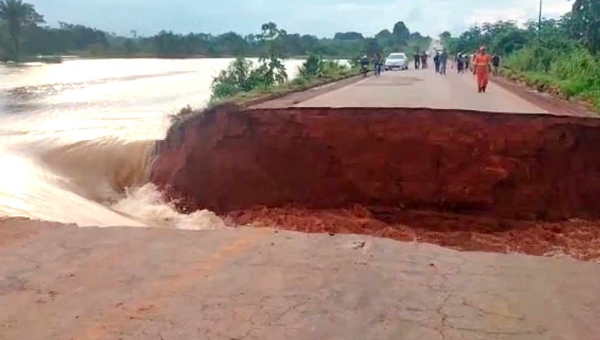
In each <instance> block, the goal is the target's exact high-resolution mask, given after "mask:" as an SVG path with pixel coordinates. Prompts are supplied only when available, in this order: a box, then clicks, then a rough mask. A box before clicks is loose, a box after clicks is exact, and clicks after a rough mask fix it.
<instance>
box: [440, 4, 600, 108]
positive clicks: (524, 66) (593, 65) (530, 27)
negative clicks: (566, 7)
mask: <svg viewBox="0 0 600 340" xmlns="http://www.w3.org/2000/svg"><path fill="white" fill-rule="evenodd" d="M599 32H600V2H598V1H592V0H577V1H575V2H574V4H573V10H572V11H571V12H570V13H568V14H566V15H565V16H563V17H562V18H561V19H560V20H544V21H542V22H541V24H540V23H538V22H528V23H527V24H526V25H525V26H524V27H521V26H519V25H517V23H515V22H506V21H499V22H496V23H486V24H483V25H481V26H475V27H472V28H470V29H469V30H468V31H466V32H464V33H462V34H461V35H460V36H458V37H454V38H453V37H451V36H449V35H447V36H445V37H442V40H443V42H444V44H445V46H446V47H447V48H448V49H449V50H450V51H451V52H453V53H472V52H474V51H475V50H476V49H477V48H478V47H479V46H482V45H483V46H487V47H488V51H489V52H490V53H493V54H498V55H500V56H502V59H503V62H502V73H503V74H504V75H505V76H506V77H508V78H510V79H512V80H517V81H522V82H524V83H526V84H527V85H529V86H531V87H533V88H536V89H538V90H540V91H548V92H551V93H554V94H557V95H560V96H562V97H564V98H567V99H579V100H584V101H587V102H589V103H591V104H592V105H594V107H595V108H596V110H600V59H599V57H600V33H599Z"/></svg>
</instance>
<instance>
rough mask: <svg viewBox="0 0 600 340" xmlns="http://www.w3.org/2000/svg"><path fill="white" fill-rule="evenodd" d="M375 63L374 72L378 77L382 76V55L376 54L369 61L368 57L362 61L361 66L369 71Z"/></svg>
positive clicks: (364, 57)
mask: <svg viewBox="0 0 600 340" xmlns="http://www.w3.org/2000/svg"><path fill="white" fill-rule="evenodd" d="M371 63H373V71H374V73H375V75H376V76H380V75H381V70H382V69H383V58H382V57H381V54H379V53H375V55H373V57H372V58H371V59H369V58H368V57H367V56H366V55H365V56H363V57H362V58H361V59H360V66H361V68H362V69H363V70H367V71H368V68H369V65H370V64H371Z"/></svg>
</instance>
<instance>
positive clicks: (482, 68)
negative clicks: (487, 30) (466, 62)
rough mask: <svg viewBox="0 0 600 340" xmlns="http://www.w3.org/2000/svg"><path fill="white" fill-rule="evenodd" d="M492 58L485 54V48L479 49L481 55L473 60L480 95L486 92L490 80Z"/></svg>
mask: <svg viewBox="0 0 600 340" xmlns="http://www.w3.org/2000/svg"><path fill="white" fill-rule="evenodd" d="M490 61H491V57H490V55H489V54H487V53H485V47H484V46H481V47H480V48H479V53H478V54H476V55H475V57H474V58H473V74H475V75H476V76H477V89H478V90H479V93H481V92H485V89H486V88H487V85H488V82H489V80H490Z"/></svg>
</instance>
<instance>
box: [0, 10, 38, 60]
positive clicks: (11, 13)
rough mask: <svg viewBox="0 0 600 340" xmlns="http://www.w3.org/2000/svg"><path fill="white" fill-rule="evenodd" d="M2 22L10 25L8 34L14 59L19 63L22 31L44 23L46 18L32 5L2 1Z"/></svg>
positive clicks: (0, 13) (0, 11) (0, 12)
mask: <svg viewBox="0 0 600 340" xmlns="http://www.w3.org/2000/svg"><path fill="white" fill-rule="evenodd" d="M0 20H3V21H6V22H7V23H8V33H9V35H10V39H11V40H12V42H13V47H14V57H15V60H16V61H17V62H18V61H19V57H20V54H21V41H20V40H21V29H22V28H23V27H24V26H30V25H36V24H41V23H44V17H42V16H41V15H40V14H38V13H37V12H36V11H35V7H34V6H33V5H31V4H28V3H24V2H23V1H22V0H1V1H0Z"/></svg>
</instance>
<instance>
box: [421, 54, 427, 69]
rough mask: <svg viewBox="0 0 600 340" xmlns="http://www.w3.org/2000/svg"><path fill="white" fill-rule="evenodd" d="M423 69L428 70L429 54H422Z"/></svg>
mask: <svg viewBox="0 0 600 340" xmlns="http://www.w3.org/2000/svg"><path fill="white" fill-rule="evenodd" d="M421 68H424V69H425V68H427V52H423V53H422V54H421Z"/></svg>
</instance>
